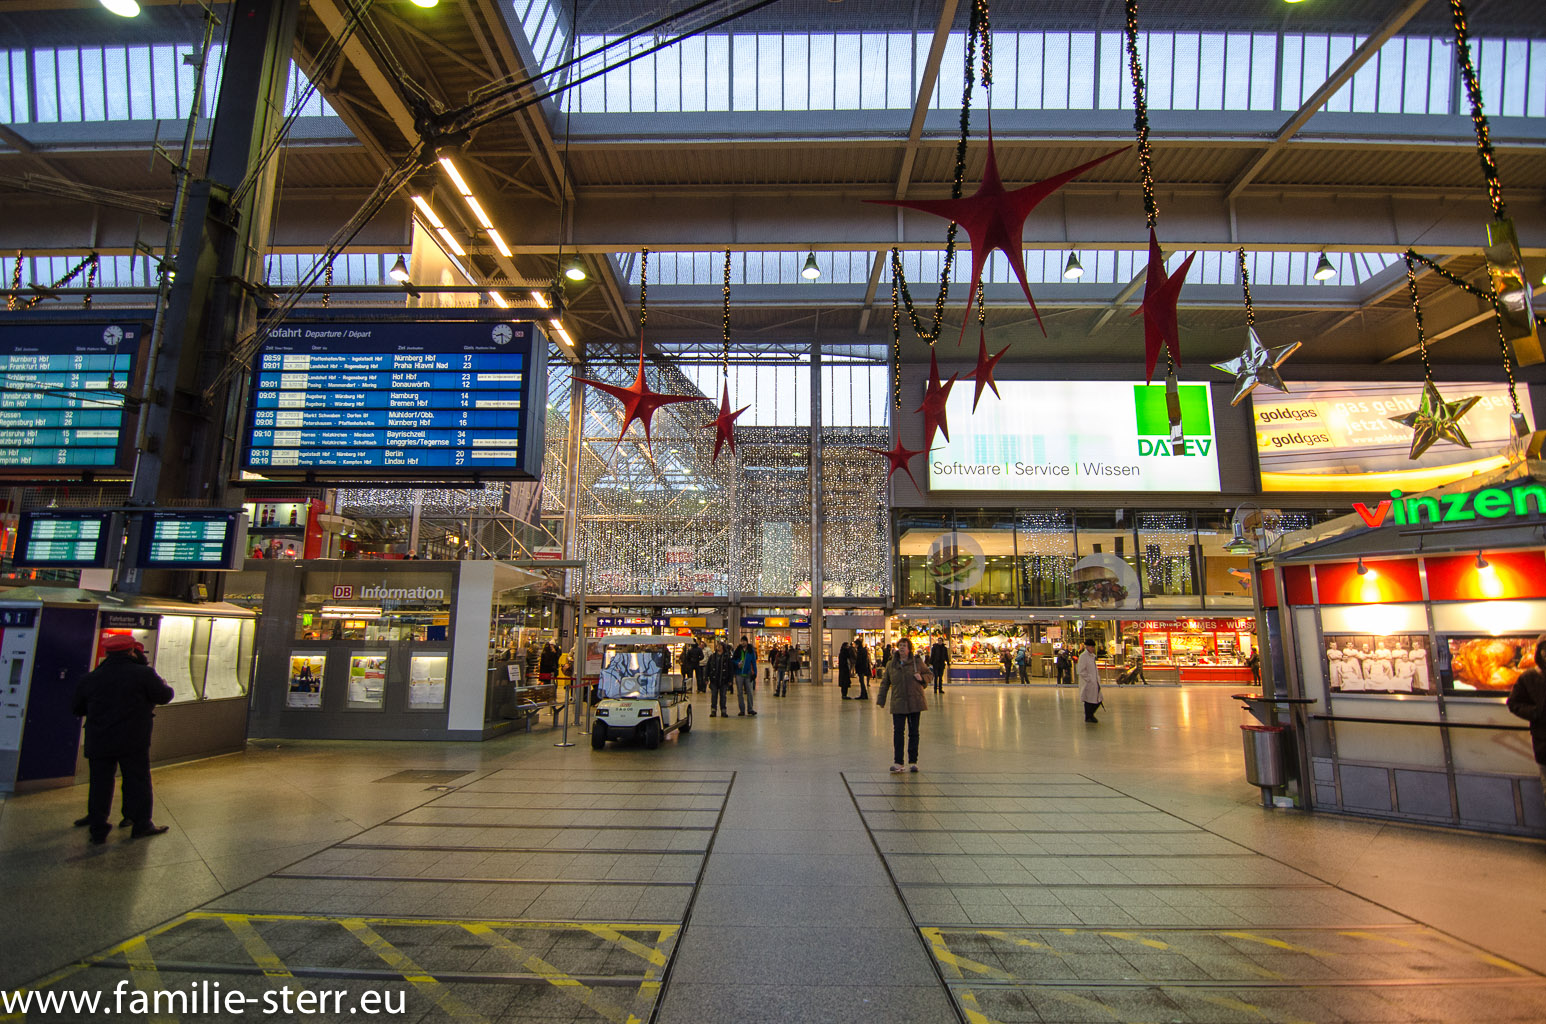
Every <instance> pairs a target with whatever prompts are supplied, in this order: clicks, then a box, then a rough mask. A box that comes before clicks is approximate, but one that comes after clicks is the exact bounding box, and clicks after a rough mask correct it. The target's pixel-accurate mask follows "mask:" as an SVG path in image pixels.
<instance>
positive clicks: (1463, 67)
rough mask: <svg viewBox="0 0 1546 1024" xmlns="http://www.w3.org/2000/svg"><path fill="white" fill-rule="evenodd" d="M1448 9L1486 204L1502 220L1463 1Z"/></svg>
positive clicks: (1500, 185)
mask: <svg viewBox="0 0 1546 1024" xmlns="http://www.w3.org/2000/svg"><path fill="white" fill-rule="evenodd" d="M1449 9H1450V14H1451V15H1452V16H1453V18H1454V23H1455V59H1456V60H1457V61H1458V62H1459V64H1460V76H1461V78H1463V79H1464V80H1465V92H1466V98H1467V99H1469V100H1470V101H1471V124H1472V125H1474V126H1475V128H1476V155H1477V156H1478V157H1479V158H1480V159H1481V163H1482V178H1483V179H1484V180H1485V181H1486V182H1487V201H1488V202H1490V203H1491V204H1492V215H1493V216H1494V217H1496V218H1497V219H1498V220H1502V219H1503V218H1505V217H1507V216H1508V213H1507V211H1506V209H1505V207H1504V204H1503V183H1502V182H1501V181H1499V180H1498V157H1497V154H1495V153H1494V152H1493V150H1492V133H1491V131H1490V130H1489V128H1488V125H1487V115H1486V113H1485V112H1484V111H1483V110H1482V86H1481V82H1480V81H1478V80H1477V77H1476V65H1475V64H1473V63H1471V41H1470V29H1469V27H1468V26H1467V24H1466V10H1465V0H1449Z"/></svg>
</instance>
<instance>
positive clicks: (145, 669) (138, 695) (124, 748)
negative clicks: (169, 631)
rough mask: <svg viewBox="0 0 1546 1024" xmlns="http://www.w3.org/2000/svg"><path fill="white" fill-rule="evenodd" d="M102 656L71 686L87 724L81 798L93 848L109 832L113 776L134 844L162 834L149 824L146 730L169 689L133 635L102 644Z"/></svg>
mask: <svg viewBox="0 0 1546 1024" xmlns="http://www.w3.org/2000/svg"><path fill="white" fill-rule="evenodd" d="M102 646H103V648H104V649H105V650H106V651H107V657H105V658H103V659H102V663H101V664H100V665H98V666H97V667H96V668H95V669H93V670H92V671H90V672H88V673H86V674H85V675H84V676H82V677H81V681H80V682H79V683H77V684H76V687H75V706H74V711H75V714H76V715H79V716H82V717H84V718H85V719H86V743H85V747H86V760H87V761H88V762H90V765H91V785H90V788H89V789H88V790H87V796H86V818H87V827H88V828H89V829H90V830H91V841H92V842H93V843H104V842H106V841H107V835H108V833H109V832H110V831H112V827H111V826H110V825H108V823H107V812H108V811H109V810H111V809H112V806H113V772H114V770H115V769H116V770H117V771H119V772H121V773H122V774H123V809H124V817H126V818H128V819H130V820H131V821H133V822H134V831H133V832H131V833H130V835H131V836H132V837H133V838H135V839H139V838H142V837H144V836H157V835H160V834H161V833H163V832H165V831H166V826H165V825H160V826H158V825H157V824H156V823H155V822H154V821H153V820H151V816H150V815H151V809H152V806H151V805H152V797H151V791H150V729H151V725H152V722H153V720H154V719H155V711H154V708H155V706H156V705H157V704H167V703H170V702H171V700H172V697H173V693H172V688H171V687H170V686H168V685H167V684H166V682H165V680H163V679H162V678H161V677H160V676H158V675H156V670H155V669H153V668H151V667H150V666H149V665H148V664H146V663H145V661H144V660H143V652H144V650H145V649H144V648H143V647H141V646H140V645H139V642H138V641H136V640H135V639H134V638H133V637H132V636H128V635H126V634H115V635H113V636H110V637H108V638H107V641H106V642H105V643H104V644H103V645H102Z"/></svg>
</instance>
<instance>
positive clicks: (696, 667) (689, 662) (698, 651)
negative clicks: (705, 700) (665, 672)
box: [682, 637, 708, 693]
mask: <svg viewBox="0 0 1546 1024" xmlns="http://www.w3.org/2000/svg"><path fill="white" fill-rule="evenodd" d="M682 675H684V676H686V677H687V679H690V680H692V681H693V682H695V683H697V684H698V692H699V693H702V692H703V691H704V690H706V689H708V683H707V682H706V681H705V680H704V678H703V648H702V647H699V646H698V640H697V638H696V637H694V638H693V642H692V643H690V644H688V645H687V649H686V650H685V651H683V652H682Z"/></svg>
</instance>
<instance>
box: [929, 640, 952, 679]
mask: <svg viewBox="0 0 1546 1024" xmlns="http://www.w3.org/2000/svg"><path fill="white" fill-rule="evenodd" d="M949 664H950V648H948V647H946V646H945V638H944V637H943V636H940V637H939V638H938V639H936V640H935V641H934V646H933V647H930V648H929V670H930V671H932V672H933V673H934V692H935V693H944V692H945V689H944V687H945V666H947V665H949Z"/></svg>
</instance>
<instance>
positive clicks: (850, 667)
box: [837, 640, 854, 700]
mask: <svg viewBox="0 0 1546 1024" xmlns="http://www.w3.org/2000/svg"><path fill="white" fill-rule="evenodd" d="M853 681H854V649H853V645H852V644H850V643H848V642H847V641H846V640H845V641H844V642H843V646H842V649H841V650H839V651H838V655H837V688H838V689H839V690H841V691H843V699H844V700H847V699H848V688H849V687H850V686H852V685H853Z"/></svg>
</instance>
